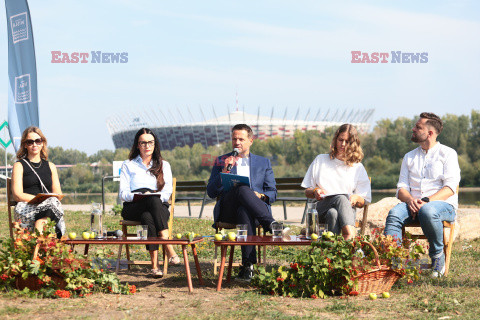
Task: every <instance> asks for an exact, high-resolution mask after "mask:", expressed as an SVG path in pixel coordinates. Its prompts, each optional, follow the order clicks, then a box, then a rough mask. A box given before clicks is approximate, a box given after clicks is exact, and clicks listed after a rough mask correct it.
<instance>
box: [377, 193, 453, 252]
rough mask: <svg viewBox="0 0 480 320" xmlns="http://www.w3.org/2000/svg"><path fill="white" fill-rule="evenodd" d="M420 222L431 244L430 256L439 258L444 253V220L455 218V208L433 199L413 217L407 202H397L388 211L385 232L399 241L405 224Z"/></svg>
mask: <svg viewBox="0 0 480 320" xmlns="http://www.w3.org/2000/svg"><path fill="white" fill-rule="evenodd" d="M417 220H418V222H420V226H421V227H422V231H423V234H425V236H426V237H427V240H428V242H429V244H430V250H429V253H428V254H429V256H430V258H438V257H439V256H441V255H442V253H443V223H442V222H443V221H454V220H455V209H454V208H453V206H452V205H451V204H449V203H446V202H445V201H432V202H428V203H426V204H424V205H423V206H422V207H421V208H420V211H419V212H418V214H417V217H416V219H415V220H413V219H412V216H411V214H410V210H408V206H407V204H406V203H405V202H402V203H399V204H397V205H396V206H395V207H393V209H392V210H390V212H388V216H387V221H386V223H385V234H386V235H391V236H396V237H397V239H398V241H401V240H402V227H403V225H404V224H407V223H412V222H414V221H417Z"/></svg>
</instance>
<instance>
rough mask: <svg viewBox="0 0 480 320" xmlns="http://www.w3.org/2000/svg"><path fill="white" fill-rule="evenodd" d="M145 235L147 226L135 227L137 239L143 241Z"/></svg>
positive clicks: (145, 237)
mask: <svg viewBox="0 0 480 320" xmlns="http://www.w3.org/2000/svg"><path fill="white" fill-rule="evenodd" d="M147 235H148V226H147V225H140V226H137V237H138V238H139V239H142V240H145V239H147Z"/></svg>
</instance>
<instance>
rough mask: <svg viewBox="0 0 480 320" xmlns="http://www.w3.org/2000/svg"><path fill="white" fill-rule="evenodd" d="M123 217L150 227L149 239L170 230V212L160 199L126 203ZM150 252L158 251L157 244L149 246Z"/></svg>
mask: <svg viewBox="0 0 480 320" xmlns="http://www.w3.org/2000/svg"><path fill="white" fill-rule="evenodd" d="M122 217H123V218H124V219H125V220H134V221H138V220H140V222H141V223H142V224H143V225H147V226H148V237H158V233H159V232H160V231H162V230H165V229H168V219H169V218H170V212H169V211H168V206H167V205H166V204H164V203H163V202H162V200H161V199H160V197H146V198H143V199H142V200H140V201H137V202H124V203H123V210H122ZM147 250H148V251H153V250H158V245H157V244H148V245H147Z"/></svg>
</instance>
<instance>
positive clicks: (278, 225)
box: [272, 221, 283, 239]
mask: <svg viewBox="0 0 480 320" xmlns="http://www.w3.org/2000/svg"><path fill="white" fill-rule="evenodd" d="M282 231H283V223H282V222H278V221H275V222H273V223H272V234H273V239H281V238H282Z"/></svg>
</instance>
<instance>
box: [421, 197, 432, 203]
mask: <svg viewBox="0 0 480 320" xmlns="http://www.w3.org/2000/svg"><path fill="white" fill-rule="evenodd" d="M420 200H422V201H423V202H430V198H429V197H423V198H422V199H420Z"/></svg>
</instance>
